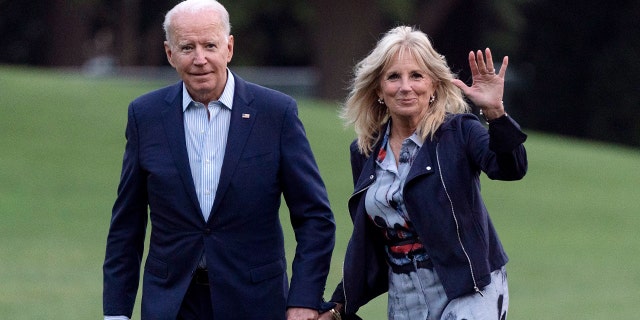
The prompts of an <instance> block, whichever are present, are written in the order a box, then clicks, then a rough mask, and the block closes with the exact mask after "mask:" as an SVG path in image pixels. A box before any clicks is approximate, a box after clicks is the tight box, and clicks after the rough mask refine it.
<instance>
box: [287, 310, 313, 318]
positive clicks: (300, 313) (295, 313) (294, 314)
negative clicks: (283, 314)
mask: <svg viewBox="0 0 640 320" xmlns="http://www.w3.org/2000/svg"><path fill="white" fill-rule="evenodd" d="M317 319H318V310H314V309H309V308H289V309H287V320H317Z"/></svg>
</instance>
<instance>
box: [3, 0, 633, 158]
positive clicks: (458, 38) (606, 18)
mask: <svg viewBox="0 0 640 320" xmlns="http://www.w3.org/2000/svg"><path fill="white" fill-rule="evenodd" d="M221 2H222V3H223V4H224V5H225V6H226V7H227V8H228V10H229V12H230V15H231V23H232V33H233V34H234V36H235V37H236V52H235V56H234V61H233V65H236V66H304V67H314V68H315V70H317V71H318V74H319V83H318V88H317V90H316V92H317V96H318V97H319V98H324V99H329V100H335V101H339V100H341V99H342V98H343V97H344V95H345V92H346V91H345V88H346V87H347V84H348V83H347V82H348V79H349V75H350V73H351V68H352V67H353V64H354V62H355V61H357V60H359V59H360V58H362V57H363V56H364V55H365V54H366V53H367V52H368V51H369V50H370V49H371V48H372V47H373V45H374V43H375V41H376V40H377V39H378V37H379V35H380V33H382V32H384V31H385V30H387V29H388V28H390V27H393V26H395V25H398V24H408V25H414V26H417V27H419V28H420V29H422V30H423V31H425V32H427V33H428V34H429V35H430V36H431V38H432V40H433V42H434V45H435V47H436V48H437V49H438V50H439V51H440V52H441V53H443V54H444V55H445V56H446V57H447V60H448V61H449V64H450V65H451V66H452V68H453V70H454V71H457V72H459V74H460V78H461V79H463V80H465V79H469V78H470V76H469V74H468V71H467V69H468V67H467V62H466V58H467V53H468V52H469V50H473V49H482V48H484V47H486V46H489V47H491V48H492V50H493V51H494V53H495V54H497V55H499V56H500V57H501V56H502V55H505V54H506V55H509V57H510V62H511V64H510V66H509V72H508V87H507V88H508V90H509V92H508V93H507V96H506V97H505V103H507V104H508V105H507V111H508V112H509V113H511V114H513V115H514V116H515V117H517V119H518V121H519V122H520V123H521V124H522V125H523V126H525V127H527V128H531V129H535V130H540V131H545V132H550V133H559V134H563V135H570V136H576V137H582V138H588V139H597V140H602V141H609V142H615V143H620V144H626V145H631V146H640V88H639V86H640V85H639V84H640V79H639V78H640V24H638V21H637V20H638V17H640V2H637V1H634V0H620V1H615V2H612V1H606V0H599V1H598V0H590V1H581V2H577V3H574V2H570V3H569V2H567V3H565V2H562V1H560V2H558V1H551V0H537V1H533V0H520V1H509V0H496V1H462V0H432V1H419V0H411V1H383V0H378V1H371V0H352V1H344V0H309V1H299V0H273V1H269V2H268V4H267V3H265V2H264V1H262V0H235V1H232V0H222V1H221ZM175 3H177V1H176V0H173V1H169V0H153V1H152V0H83V1H77V0H24V1H0V37H1V39H2V41H1V42H0V63H2V64H20V65H33V66H40V67H81V66H83V65H85V66H86V65H87V64H90V63H94V64H107V65H114V66H167V65H168V64H167V62H166V59H165V56H164V52H163V48H162V41H163V39H164V35H163V33H162V29H161V24H162V20H163V19H164V13H165V12H166V11H167V10H168V9H169V8H171V7H172V6H173V5H174V4H175ZM496 61H499V57H496Z"/></svg>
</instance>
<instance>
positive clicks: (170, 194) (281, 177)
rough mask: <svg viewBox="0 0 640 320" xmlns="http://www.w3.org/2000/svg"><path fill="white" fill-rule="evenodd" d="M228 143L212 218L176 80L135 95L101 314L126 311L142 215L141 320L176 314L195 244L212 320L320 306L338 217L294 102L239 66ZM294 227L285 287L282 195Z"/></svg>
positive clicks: (135, 277)
mask: <svg viewBox="0 0 640 320" xmlns="http://www.w3.org/2000/svg"><path fill="white" fill-rule="evenodd" d="M235 81H236V86H235V95H234V100H233V108H232V113H231V122H230V128H229V136H228V140H227V147H226V152H225V157H224V162H223V165H222V173H221V176H220V183H219V186H218V191H217V194H216V196H215V201H214V204H213V208H212V210H211V214H210V218H209V220H208V221H205V220H204V218H203V215H202V212H201V209H200V206H199V204H198V199H197V196H196V191H195V187H194V183H193V178H192V175H191V172H190V170H191V169H190V166H189V160H188V156H187V150H186V144H185V133H184V123H183V111H182V82H178V83H176V84H175V85H172V86H169V87H166V88H163V89H160V90H157V91H154V92H151V93H148V94H146V95H143V96H141V97H139V98H137V99H136V100H134V101H133V102H132V103H131V104H130V106H129V111H128V122H127V129H126V138H127V143H126V148H125V154H124V159H123V166H122V175H121V180H120V184H119V186H118V196H117V199H116V201H115V204H114V207H113V212H112V219H111V225H110V229H109V235H108V239H107V248H106V257H105V262H104V266H103V271H104V292H103V305H104V314H105V315H127V316H129V317H131V314H132V311H133V306H134V301H135V297H136V292H137V289H138V283H139V274H140V266H141V260H142V258H143V252H144V244H145V234H146V229H147V221H148V220H150V221H151V232H150V237H149V248H148V255H147V258H146V262H145V264H144V273H143V275H144V276H143V289H142V307H141V308H142V310H141V313H142V319H145V318H147V319H175V318H176V315H177V313H178V311H179V308H180V305H181V303H182V299H183V297H184V294H185V292H186V290H187V288H188V286H189V283H190V281H191V278H192V275H193V272H194V270H195V269H196V266H197V264H198V261H199V260H200V256H201V254H202V252H205V254H206V260H207V267H208V270H209V282H210V288H211V300H212V303H213V311H214V316H215V317H216V318H217V319H283V318H284V317H285V310H286V307H287V306H294V307H308V308H317V307H318V305H319V304H320V302H321V300H322V294H323V291H324V286H325V282H326V277H327V274H328V271H329V265H330V259H331V253H332V250H333V246H334V241H335V239H334V234H335V223H334V220H333V214H332V212H331V210H330V208H329V202H328V199H327V194H326V191H325V186H324V184H323V182H322V179H321V178H320V174H319V171H318V168H317V165H316V163H315V160H314V157H313V154H312V152H311V148H310V146H309V143H308V141H307V138H306V135H305V132H304V128H303V126H302V123H301V122H300V120H299V118H298V116H297V105H296V102H295V101H294V100H293V99H292V98H290V97H289V96H286V95H284V94H282V93H279V92H277V91H274V90H270V89H267V88H263V87H260V86H257V85H255V84H252V83H248V82H246V81H244V80H242V79H241V78H240V77H238V76H237V75H235ZM282 195H284V199H285V201H286V204H287V206H288V208H289V212H290V218H291V224H292V226H293V229H294V232H295V234H296V240H297V247H296V257H295V258H294V260H293V263H292V276H291V283H290V286H289V279H288V276H287V272H286V270H287V263H286V261H285V251H284V236H283V231H282V227H281V224H280V219H279V207H280V202H281V196H282Z"/></svg>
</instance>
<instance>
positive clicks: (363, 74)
mask: <svg viewBox="0 0 640 320" xmlns="http://www.w3.org/2000/svg"><path fill="white" fill-rule="evenodd" d="M407 53H408V54H410V55H411V56H413V57H414V58H415V59H416V61H417V63H418V65H419V66H420V67H421V68H423V69H424V71H425V72H426V73H427V74H428V75H429V77H431V79H432V80H433V84H434V88H435V97H436V99H435V101H434V102H433V103H431V104H430V106H429V110H428V112H426V113H425V115H424V117H423V118H422V119H421V120H420V122H419V124H418V128H417V131H418V133H419V134H420V136H421V137H422V139H427V137H430V138H433V135H434V133H435V132H436V130H437V129H438V128H439V127H440V125H441V124H442V123H443V122H444V119H445V116H446V114H447V113H464V112H469V110H470V108H469V105H468V103H467V102H466V101H465V100H464V96H463V94H462V91H461V90H460V89H459V88H458V87H456V86H455V85H454V84H453V83H452V82H451V81H452V80H453V79H454V78H455V77H456V75H454V74H453V73H452V72H451V70H450V69H449V66H448V65H447V61H446V59H445V57H444V56H442V55H440V54H439V53H438V52H437V51H436V50H435V49H434V48H433V46H432V45H431V41H429V38H428V37H427V35H426V34H424V33H423V32H422V31H420V30H417V29H414V28H412V27H408V26H399V27H395V28H393V29H391V30H389V31H388V32H387V33H386V34H385V35H384V37H382V38H381V39H380V40H379V41H378V43H377V45H376V46H375V48H373V50H372V51H371V52H370V53H369V55H368V56H366V57H365V58H364V59H362V61H360V62H358V63H357V64H356V66H355V68H354V73H355V75H354V78H353V80H352V83H351V86H350V92H349V95H348V96H347V99H346V102H345V104H344V106H343V109H342V112H341V116H342V118H343V119H344V120H345V122H346V123H347V125H353V126H354V129H355V132H356V135H357V137H358V149H359V150H360V152H361V153H363V154H365V155H369V154H370V153H371V152H372V149H373V146H374V145H375V143H376V142H377V140H378V139H379V138H380V135H381V134H380V132H378V131H379V130H380V128H381V126H382V124H384V123H385V122H387V121H388V119H389V114H388V110H387V107H386V106H385V105H384V104H380V103H378V101H377V100H378V92H379V91H380V77H381V76H382V73H383V72H384V71H385V70H386V69H387V68H388V67H389V64H390V62H391V60H392V59H393V57H394V56H395V55H396V54H407Z"/></svg>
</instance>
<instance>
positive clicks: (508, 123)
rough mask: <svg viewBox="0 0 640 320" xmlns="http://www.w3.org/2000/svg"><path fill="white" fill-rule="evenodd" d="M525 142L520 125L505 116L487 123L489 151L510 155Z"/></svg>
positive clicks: (524, 135) (525, 137)
mask: <svg viewBox="0 0 640 320" xmlns="http://www.w3.org/2000/svg"><path fill="white" fill-rule="evenodd" d="M526 140H527V135H526V134H525V133H524V132H522V130H521V129H520V125H519V124H518V123H517V122H516V121H515V120H513V118H511V117H509V116H508V115H507V114H505V115H503V116H502V117H499V118H496V119H493V120H491V122H490V123H489V149H491V151H493V152H495V153H510V152H512V151H513V150H514V149H515V148H517V147H518V146H520V145H521V144H523V143H524V142H525V141H526Z"/></svg>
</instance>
